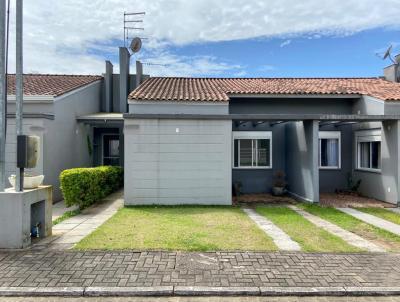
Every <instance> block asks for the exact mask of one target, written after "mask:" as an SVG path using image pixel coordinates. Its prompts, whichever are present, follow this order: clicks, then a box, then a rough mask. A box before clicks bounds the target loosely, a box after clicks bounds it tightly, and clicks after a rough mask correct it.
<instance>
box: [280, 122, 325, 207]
mask: <svg viewBox="0 0 400 302" xmlns="http://www.w3.org/2000/svg"><path fill="white" fill-rule="evenodd" d="M286 174H287V180H288V190H289V191H290V193H292V194H294V195H295V196H296V197H298V198H300V199H303V200H307V201H312V202H319V176H318V174H319V171H318V122H317V121H304V122H290V123H287V124H286Z"/></svg>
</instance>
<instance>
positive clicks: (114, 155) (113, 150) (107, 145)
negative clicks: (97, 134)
mask: <svg viewBox="0 0 400 302" xmlns="http://www.w3.org/2000/svg"><path fill="white" fill-rule="evenodd" d="M103 165H110V166H119V165H120V162H119V135H114V134H105V135H104V136H103Z"/></svg>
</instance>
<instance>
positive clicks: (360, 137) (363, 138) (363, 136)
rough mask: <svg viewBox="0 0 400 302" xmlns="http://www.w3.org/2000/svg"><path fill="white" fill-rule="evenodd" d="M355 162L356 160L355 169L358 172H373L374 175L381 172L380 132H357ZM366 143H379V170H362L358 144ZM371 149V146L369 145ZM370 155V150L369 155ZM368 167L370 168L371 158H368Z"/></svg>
mask: <svg viewBox="0 0 400 302" xmlns="http://www.w3.org/2000/svg"><path fill="white" fill-rule="evenodd" d="M355 136H356V160H357V165H356V169H357V170H359V171H367V172H375V173H380V172H381V171H382V131H381V130H378V129H375V130H361V131H357V132H356V134H355ZM363 142H367V143H372V142H380V143H381V150H380V155H381V158H380V159H379V161H380V163H381V169H374V168H364V167H361V164H360V163H361V150H360V148H359V144H360V143H363ZM370 148H371V145H370ZM371 154H372V152H371V150H370V155H371ZM369 160H370V166H372V162H371V161H372V157H371V156H370V158H369Z"/></svg>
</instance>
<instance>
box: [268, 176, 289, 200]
mask: <svg viewBox="0 0 400 302" xmlns="http://www.w3.org/2000/svg"><path fill="white" fill-rule="evenodd" d="M285 176H286V175H285V172H283V171H282V170H278V171H276V172H275V173H274V179H273V185H272V194H273V195H274V196H282V195H283V194H285V191H286V190H285V189H286V185H287V183H286V180H285Z"/></svg>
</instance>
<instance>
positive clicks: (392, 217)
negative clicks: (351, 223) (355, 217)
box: [356, 208, 400, 224]
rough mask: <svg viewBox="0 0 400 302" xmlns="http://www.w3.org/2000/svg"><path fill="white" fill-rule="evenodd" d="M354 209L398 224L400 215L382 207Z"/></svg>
mask: <svg viewBox="0 0 400 302" xmlns="http://www.w3.org/2000/svg"><path fill="white" fill-rule="evenodd" d="M356 210H358V211H361V212H364V213H367V214H371V215H374V216H377V217H379V218H382V219H385V220H388V221H391V222H393V223H397V224H400V215H399V214H397V213H394V212H392V211H390V210H387V209H383V208H357V209H356Z"/></svg>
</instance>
